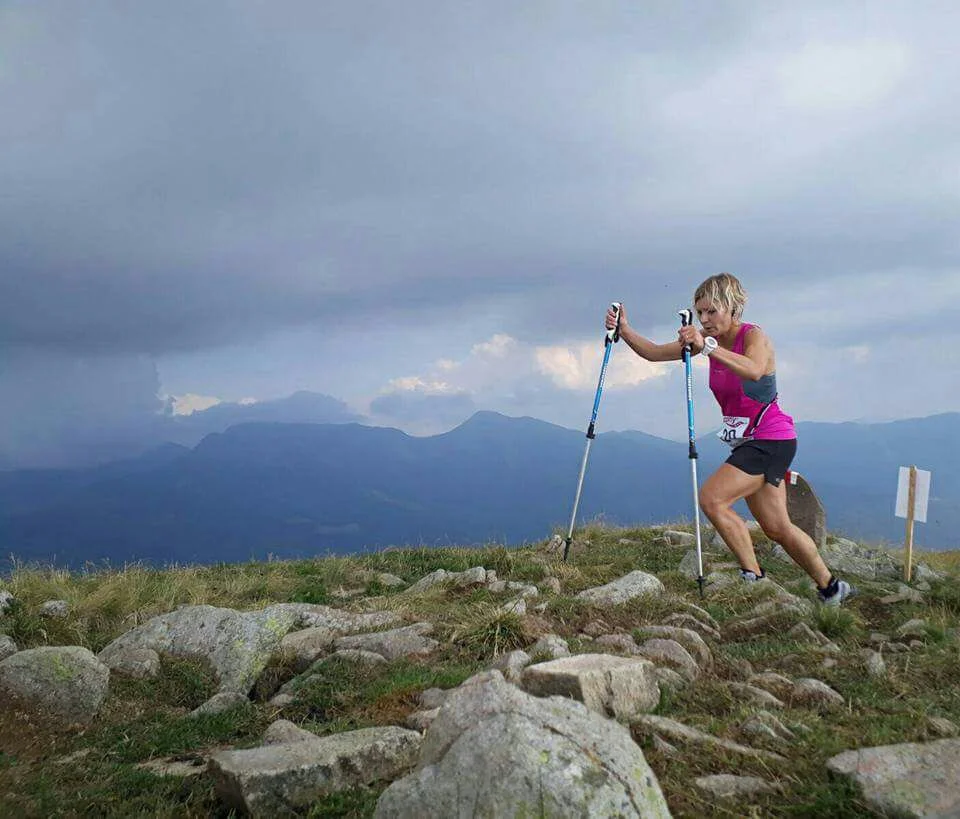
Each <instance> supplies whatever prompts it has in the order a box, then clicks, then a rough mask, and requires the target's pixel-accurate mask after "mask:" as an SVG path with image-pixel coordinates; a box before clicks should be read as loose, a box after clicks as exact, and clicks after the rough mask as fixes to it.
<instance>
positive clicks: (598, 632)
mask: <svg viewBox="0 0 960 819" xmlns="http://www.w3.org/2000/svg"><path fill="white" fill-rule="evenodd" d="M581 633H582V634H585V635H586V636H587V637H593V638H597V637H601V636H603V635H604V634H609V633H610V626H609V625H608V624H607V623H604V622H603V620H591V621H590V622H589V623H587V624H586V625H585V626H584V627H583V631H582V632H581Z"/></svg>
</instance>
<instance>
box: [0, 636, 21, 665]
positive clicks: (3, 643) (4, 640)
mask: <svg viewBox="0 0 960 819" xmlns="http://www.w3.org/2000/svg"><path fill="white" fill-rule="evenodd" d="M16 653H17V644H16V643H15V642H13V638H12V637H8V636H7V635H6V634H0V660H5V659H7V657H10V656H11V655H13V654H16Z"/></svg>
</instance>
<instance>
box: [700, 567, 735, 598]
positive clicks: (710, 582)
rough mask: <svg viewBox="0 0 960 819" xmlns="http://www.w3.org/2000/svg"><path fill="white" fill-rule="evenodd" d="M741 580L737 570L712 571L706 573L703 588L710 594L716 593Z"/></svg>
mask: <svg viewBox="0 0 960 819" xmlns="http://www.w3.org/2000/svg"><path fill="white" fill-rule="evenodd" d="M742 582H743V581H742V580H741V579H740V573H739V572H723V571H719V572H718V571H712V572H710V573H709V574H708V575H707V578H706V584H705V590H706V591H707V592H709V593H710V594H716V593H717V592H722V591H723V590H724V589H729V588H731V587H733V586H737V585H739V584H741V583H742Z"/></svg>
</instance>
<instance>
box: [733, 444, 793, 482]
mask: <svg viewBox="0 0 960 819" xmlns="http://www.w3.org/2000/svg"><path fill="white" fill-rule="evenodd" d="M796 454H797V439H796V438H791V439H790V440H788V441H757V440H754V441H744V442H743V443H742V444H740V445H738V446H737V447H736V448H735V449H734V450H733V453H732V454H731V455H730V457H729V458H727V463H728V464H730V466H735V467H736V468H737V469H739V470H740V471H741V472H746V473H747V474H748V475H763V477H764V479H765V480H766V482H767V483H771V484H773V485H774V486H780V482H781V481H782V480H783V476H784V475H785V474H786V471H787V470H788V469H789V468H790V464H791V463H792V462H793V456H794V455H796Z"/></svg>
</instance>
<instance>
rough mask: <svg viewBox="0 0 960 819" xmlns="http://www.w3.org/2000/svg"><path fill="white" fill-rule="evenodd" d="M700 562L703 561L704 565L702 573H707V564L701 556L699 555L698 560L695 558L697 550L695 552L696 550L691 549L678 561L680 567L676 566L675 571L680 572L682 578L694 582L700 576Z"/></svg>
mask: <svg viewBox="0 0 960 819" xmlns="http://www.w3.org/2000/svg"><path fill="white" fill-rule="evenodd" d="M701 560H703V563H704V567H703V570H704V572H706V571H707V563H706V560H705V559H703V556H702V555H701V557H700V558H699V559H698V558H697V550H696V549H691V550H690V551H689V552H687V553H686V554H685V555H684V556H683V559H682V560H681V561H680V565H679V566H677V571H678V572H680V574H682V575H683V576H684V577H686V578H688V579H690V580H696V579H697V578H698V577H699V576H700V561H701Z"/></svg>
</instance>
